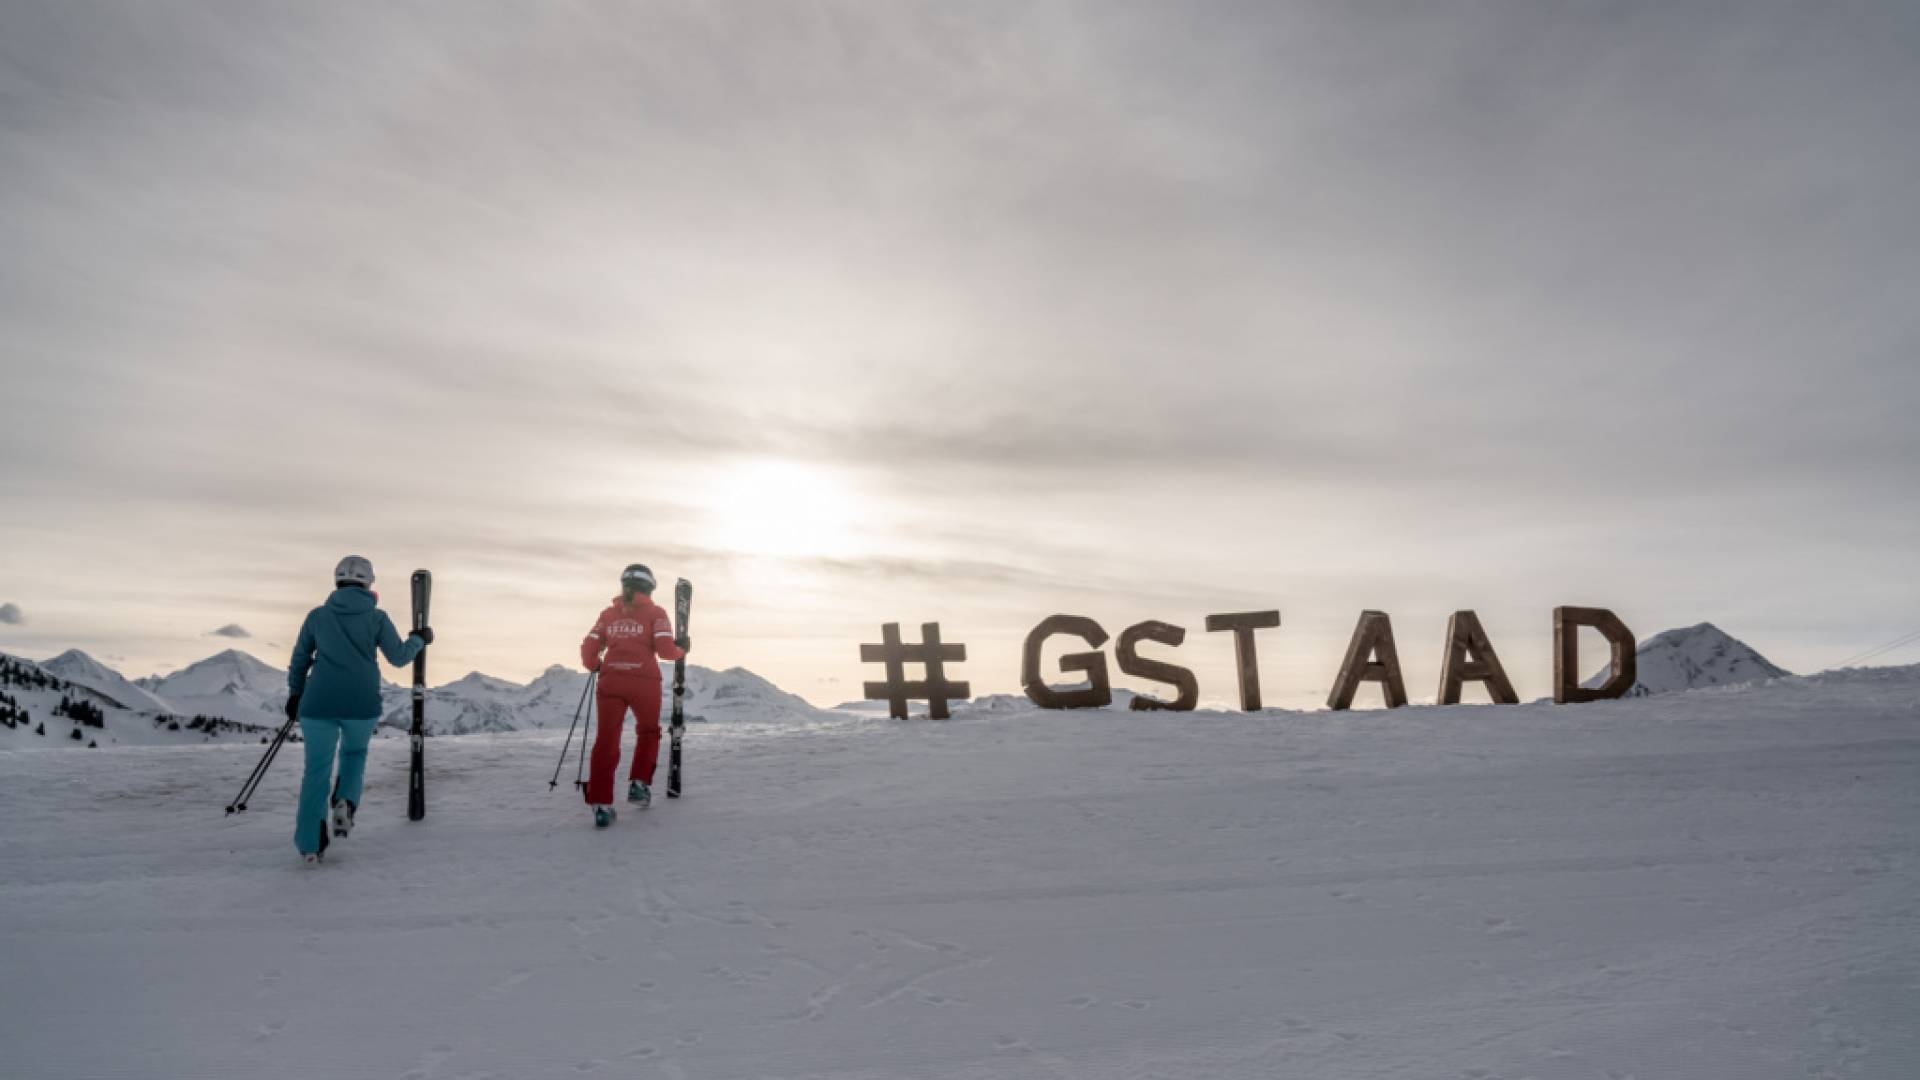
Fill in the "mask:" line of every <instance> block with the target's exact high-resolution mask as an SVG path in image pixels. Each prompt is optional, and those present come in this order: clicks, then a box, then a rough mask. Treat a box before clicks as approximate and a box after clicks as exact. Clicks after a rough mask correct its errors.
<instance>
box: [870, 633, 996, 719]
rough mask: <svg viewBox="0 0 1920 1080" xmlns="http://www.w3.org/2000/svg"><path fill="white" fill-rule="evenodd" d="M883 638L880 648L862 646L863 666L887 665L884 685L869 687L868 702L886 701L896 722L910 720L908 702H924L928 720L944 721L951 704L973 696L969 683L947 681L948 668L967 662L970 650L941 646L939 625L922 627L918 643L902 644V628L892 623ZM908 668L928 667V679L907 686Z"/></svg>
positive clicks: (962, 647) (960, 647) (872, 683)
mask: <svg viewBox="0 0 1920 1080" xmlns="http://www.w3.org/2000/svg"><path fill="white" fill-rule="evenodd" d="M880 638H881V642H880V644H878V645H862V646H860V662H861V663H863V664H885V665H887V678H886V681H885V682H870V683H867V684H866V688H867V689H866V693H867V700H868V701H885V702H886V703H887V711H888V712H889V713H891V714H892V715H893V716H894V718H895V719H899V720H905V719H906V718H907V702H909V701H924V702H926V703H927V715H928V716H931V717H932V718H934V719H935V720H945V719H946V718H947V716H948V713H947V702H948V701H949V700H951V699H957V700H960V701H965V700H966V699H968V698H970V697H972V696H973V688H972V687H970V686H968V685H967V684H966V683H964V682H948V681H947V670H946V665H947V664H948V663H949V662H952V663H959V662H961V661H964V660H965V659H966V658H967V647H966V646H965V645H959V644H952V645H947V644H942V643H941V641H940V624H939V623H921V624H920V638H921V640H920V641H919V642H918V643H914V642H903V641H901V640H900V624H899V623H893V622H890V623H887V624H886V625H885V626H882V627H881V628H880ZM908 664H925V665H926V668H927V674H926V678H924V679H921V680H919V681H916V682H908V681H907V674H906V666H907V665H908Z"/></svg>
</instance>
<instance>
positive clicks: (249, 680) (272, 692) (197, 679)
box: [135, 649, 287, 728]
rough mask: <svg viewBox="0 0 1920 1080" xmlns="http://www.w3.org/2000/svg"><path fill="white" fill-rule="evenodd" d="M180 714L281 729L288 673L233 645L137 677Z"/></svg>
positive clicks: (285, 703)
mask: <svg viewBox="0 0 1920 1080" xmlns="http://www.w3.org/2000/svg"><path fill="white" fill-rule="evenodd" d="M135 685H137V686H139V687H140V688H141V689H144V690H147V691H150V692H152V693H154V694H156V695H158V696H159V697H160V699H161V700H162V701H165V702H167V703H168V704H170V705H172V706H173V707H174V712H175V713H177V714H178V715H181V716H192V715H196V714H204V715H208V716H222V717H225V718H226V719H228V720H234V721H238V722H242V723H254V724H267V725H269V726H271V727H274V728H278V727H279V726H280V725H281V724H283V723H285V722H286V708H287V672H286V669H284V668H277V667H273V666H271V665H269V664H267V663H266V662H265V661H263V660H261V659H259V658H258V657H255V656H253V655H251V654H249V653H243V652H241V651H240V650H238V649H228V650H226V651H225V652H221V653H215V654H214V655H212V656H209V657H207V658H206V659H205V660H202V661H200V662H199V663H196V664H190V665H188V666H187V667H184V668H182V669H180V670H179V671H176V672H174V673H173V674H171V675H167V676H149V677H147V678H144V679H139V680H136V681H135Z"/></svg>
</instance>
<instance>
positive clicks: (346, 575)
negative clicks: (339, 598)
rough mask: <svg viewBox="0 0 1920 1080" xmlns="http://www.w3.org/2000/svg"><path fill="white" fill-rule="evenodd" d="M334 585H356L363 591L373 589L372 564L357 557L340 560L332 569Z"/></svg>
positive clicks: (350, 556)
mask: <svg viewBox="0 0 1920 1080" xmlns="http://www.w3.org/2000/svg"><path fill="white" fill-rule="evenodd" d="M333 583H334V584H335V585H358V586H360V587H361V588H363V589H371V588H372V587H373V564H372V563H370V562H368V561H367V560H366V559H364V558H361V557H360V556H358V555H349V556H347V557H346V558H344V559H341V560H340V565H339V566H336V567H334V568H333Z"/></svg>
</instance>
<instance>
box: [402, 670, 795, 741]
mask: <svg viewBox="0 0 1920 1080" xmlns="http://www.w3.org/2000/svg"><path fill="white" fill-rule="evenodd" d="M586 684H587V674H586V672H584V671H575V670H573V669H571V668H566V667H562V666H560V665H558V664H555V665H554V666H552V667H550V668H548V669H547V670H546V671H544V672H541V673H540V675H539V677H538V678H536V679H534V680H533V682H531V683H529V684H527V685H525V686H521V685H520V684H518V683H515V682H510V681H508V680H506V679H501V678H496V677H494V676H491V675H483V674H481V673H480V672H477V671H476V672H472V673H470V674H468V675H466V676H464V677H462V678H459V679H456V680H455V681H453V682H450V683H447V684H446V685H444V686H438V687H434V688H432V689H430V690H428V691H427V731H428V733H429V734H432V735H468V734H473V733H475V732H498V731H525V730H542V729H552V728H559V729H562V730H564V729H565V728H566V727H567V726H568V725H569V724H571V723H572V722H573V717H574V710H576V709H577V708H579V707H580V703H581V693H582V691H583V690H584V689H585V687H586ZM381 704H382V707H383V709H384V710H385V714H384V716H383V717H382V718H381V723H382V724H383V725H385V726H387V727H389V728H405V727H409V726H411V725H412V723H413V704H412V699H411V697H410V691H409V690H407V689H406V688H403V687H397V686H395V687H389V688H387V689H385V690H384V691H383V693H382V698H381ZM591 709H592V705H591V703H589V704H588V711H589V712H591ZM686 711H687V716H688V719H689V721H690V722H694V723H700V722H721V723H725V722H737V721H760V722H774V723H788V722H793V721H805V720H813V719H817V718H819V717H820V716H821V713H820V711H819V710H817V709H815V708H814V707H813V706H811V705H809V704H807V702H806V701H805V700H804V699H802V698H800V697H798V696H796V695H794V694H789V693H787V692H786V691H784V690H781V689H780V688H779V687H777V686H775V685H773V684H772V683H770V682H768V681H767V680H765V679H763V678H761V677H760V676H758V675H755V674H754V673H753V672H751V671H748V670H746V669H745V668H737V667H736V668H728V669H727V670H725V671H714V670H712V669H710V668H703V667H699V666H697V665H688V667H687V700H686ZM663 715H664V712H663Z"/></svg>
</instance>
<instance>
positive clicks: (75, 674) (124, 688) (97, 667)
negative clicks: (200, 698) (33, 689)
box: [40, 649, 180, 714]
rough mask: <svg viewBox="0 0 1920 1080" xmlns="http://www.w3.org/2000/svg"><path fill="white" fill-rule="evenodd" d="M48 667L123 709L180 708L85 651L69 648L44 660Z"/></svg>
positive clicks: (175, 711) (163, 710) (159, 710)
mask: <svg viewBox="0 0 1920 1080" xmlns="http://www.w3.org/2000/svg"><path fill="white" fill-rule="evenodd" d="M40 666H41V668H43V669H44V670H46V671H48V672H50V673H52V674H54V675H57V676H59V677H60V678H62V679H65V680H66V681H67V682H69V683H72V684H74V685H76V686H84V687H86V688H87V689H89V690H93V691H95V692H97V693H99V694H100V695H102V696H103V697H106V698H107V699H108V700H110V701H111V702H112V703H113V704H114V705H116V706H118V707H119V708H122V709H126V710H128V711H129V712H139V713H163V714H164V713H173V714H178V713H179V712H180V710H179V709H177V708H175V707H174V706H173V705H172V704H171V703H169V702H167V701H165V700H163V699H162V698H161V697H160V696H159V695H157V694H155V693H154V692H153V691H151V690H147V689H144V688H142V687H140V686H137V685H135V684H134V682H133V680H131V679H129V678H127V677H126V676H124V675H122V674H120V673H119V672H117V671H115V670H113V669H112V668H110V667H108V666H106V665H105V664H102V663H101V662H100V661H98V660H95V659H94V658H93V657H91V656H88V655H87V654H86V653H84V652H81V651H80V650H79V649H68V650H67V651H66V652H63V653H61V654H60V655H59V656H56V657H54V658H53V659H51V660H45V661H42V662H41V664H40Z"/></svg>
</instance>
